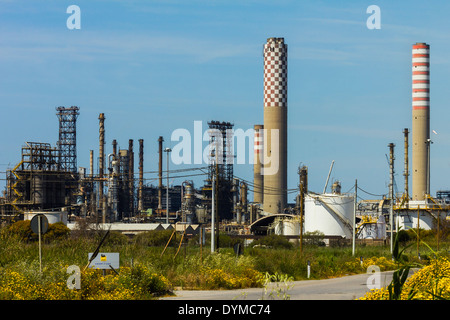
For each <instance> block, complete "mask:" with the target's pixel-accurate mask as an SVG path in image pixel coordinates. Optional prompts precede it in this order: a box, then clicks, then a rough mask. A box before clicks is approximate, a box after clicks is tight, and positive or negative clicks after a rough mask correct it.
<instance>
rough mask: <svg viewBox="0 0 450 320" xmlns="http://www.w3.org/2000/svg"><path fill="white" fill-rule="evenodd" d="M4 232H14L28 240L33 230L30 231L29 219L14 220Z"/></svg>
mask: <svg viewBox="0 0 450 320" xmlns="http://www.w3.org/2000/svg"><path fill="white" fill-rule="evenodd" d="M6 232H8V233H10V234H15V235H17V236H18V237H20V238H21V239H23V240H29V239H31V238H32V235H33V231H31V221H30V220H21V221H17V222H14V223H13V224H12V225H10V226H9V227H8V228H7V229H6Z"/></svg>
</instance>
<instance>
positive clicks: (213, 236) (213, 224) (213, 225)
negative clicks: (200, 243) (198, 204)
mask: <svg viewBox="0 0 450 320" xmlns="http://www.w3.org/2000/svg"><path fill="white" fill-rule="evenodd" d="M212 178H213V180H212V183H211V187H212V191H211V253H214V251H216V213H215V211H216V210H215V209H216V203H215V193H216V175H213V177H212Z"/></svg>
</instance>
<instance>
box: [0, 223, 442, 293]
mask: <svg viewBox="0 0 450 320" xmlns="http://www.w3.org/2000/svg"><path fill="white" fill-rule="evenodd" d="M104 235H105V231H104V230H91V229H88V228H87V226H86V225H84V226H81V225H80V227H79V229H78V230H72V231H70V230H69V229H67V228H66V227H65V226H64V225H63V224H54V225H50V227H49V231H48V232H47V233H46V234H45V236H44V237H43V246H42V273H40V272H39V258H38V243H37V237H36V236H35V235H34V234H33V233H32V232H31V230H30V226H29V222H28V223H27V222H23V221H21V222H17V223H15V224H13V225H11V226H8V227H4V228H2V229H1V230H0V299H27V300H28V299H43V300H44V299H69V300H71V299H96V300H98V299H107V300H113V299H157V298H158V297H160V296H162V295H170V294H172V292H173V290H174V289H175V288H180V287H181V288H185V289H203V290H207V289H241V288H250V287H261V288H263V287H264V286H265V284H267V281H268V280H267V279H277V278H286V279H287V278H289V279H290V280H304V279H307V275H308V272H307V266H308V262H309V264H310V279H324V278H331V277H340V276H344V275H350V274H357V273H366V270H367V267H368V266H369V265H377V266H378V267H379V268H380V270H381V271H385V270H396V269H398V268H399V263H398V261H393V259H392V256H391V254H390V249H389V247H388V246H360V245H359V246H357V248H356V254H355V256H353V255H352V248H351V247H348V246H345V247H326V246H323V245H322V243H321V242H320V241H318V242H317V241H316V240H317V237H316V238H315V239H316V240H315V241H314V242H310V243H305V244H304V245H303V252H300V248H299V246H298V245H297V244H294V243H292V242H289V241H288V240H286V239H285V238H284V237H281V236H275V235H270V236H267V237H264V238H261V239H259V240H255V241H254V242H253V243H252V244H251V246H246V247H245V248H244V249H243V252H242V254H240V255H238V254H236V253H235V251H234V249H233V247H235V246H236V244H240V245H241V246H242V247H243V242H242V240H239V239H236V238H232V237H229V236H227V235H222V234H221V235H220V238H219V244H220V249H219V250H218V252H216V253H214V254H211V252H210V244H209V241H207V243H206V244H205V245H203V246H200V245H199V243H198V237H195V238H189V239H187V238H186V237H185V238H183V241H182V242H181V245H180V240H181V236H180V235H179V234H178V235H175V236H172V231H170V230H169V231H168V230H164V231H151V232H144V233H141V234H139V235H137V236H135V237H132V238H129V237H127V236H125V235H123V234H120V233H117V232H110V233H109V234H108V236H107V237H106V238H105V241H104V242H103V243H102V245H101V248H100V252H118V253H119V254H120V269H119V270H107V271H106V272H105V273H103V272H102V271H101V270H95V269H92V268H85V267H86V265H87V262H88V253H90V252H94V251H95V249H96V248H97V247H98V245H99V243H100V241H101V239H102V238H103V236H104ZM421 236H423V238H422V240H428V242H427V244H424V242H423V241H421V242H420V243H419V250H420V252H421V253H422V254H421V259H419V258H418V255H417V252H416V246H415V239H416V236H415V235H414V234H410V233H406V234H403V235H402V241H401V242H398V243H399V247H400V248H402V249H404V250H403V251H402V259H403V261H407V263H409V264H421V265H422V266H433V265H434V266H440V265H442V266H443V267H442V268H446V267H445V266H446V264H445V263H447V262H446V261H448V250H449V244H448V242H446V241H444V240H441V241H440V250H439V252H438V251H436V250H435V251H430V250H429V249H431V247H433V248H435V247H436V243H435V239H436V235H435V234H433V233H431V232H428V234H425V233H424V234H422V235H421ZM399 238H400V237H399ZM441 238H442V239H446V235H441ZM169 239H170V241H169ZM433 241H434V242H433ZM430 246H431V247H430ZM435 256H436V257H437V256H439V257H442V259H447V260H436V259H435V258H434V257H435ZM439 259H440V258H439ZM437 261H438V262H437ZM72 265H76V266H78V267H79V268H80V270H81V289H69V288H68V287H67V280H68V278H69V276H70V274H68V273H67V268H68V267H69V266H72ZM430 268H431V267H430ZM423 270H435V269H426V268H423ZM445 270H447V269H445ZM425 272H427V271H425ZM430 272H434V274H438V273H437V272H438V271H430ZM439 274H440V273H439ZM274 275H276V276H274ZM439 277H440V278H439V279H441V278H442V279H444V280H445V281H443V280H442V281H440V284H439V285H438V286H437V287H436V290H437V292H438V293H439V294H440V295H439V296H440V297H441V296H442V297H445V298H448V295H446V294H444V293H445V292H447V291H445V290H448V286H449V285H450V284H449V282H448V281H447V278H445V277H446V276H444V275H442V276H439ZM411 279H412V278H411ZM420 279H422V280H417V281H418V282H420V283H423V281H425V280H423V279H428V278H427V276H422V277H421V278H420ZM427 281H428V280H427ZM433 281H434V280H433ZM441 285H443V286H444V287H445V288H447V289H445V288H444V289H442V288H441ZM416 286H418V285H416ZM405 287H406V286H405ZM436 290H435V291H436ZM384 294H385V293H383V292H381V293H378V292H377V293H374V294H373V295H372V296H367V297H366V298H378V297H379V298H384V297H385V295H384ZM388 297H389V295H388ZM416 297H420V298H422V297H427V296H425V295H421V294H418V295H416Z"/></svg>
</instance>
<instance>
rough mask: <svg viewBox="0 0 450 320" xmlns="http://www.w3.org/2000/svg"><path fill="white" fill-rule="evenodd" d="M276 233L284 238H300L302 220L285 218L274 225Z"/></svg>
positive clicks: (276, 221)
mask: <svg viewBox="0 0 450 320" xmlns="http://www.w3.org/2000/svg"><path fill="white" fill-rule="evenodd" d="M274 232H275V234H277V235H282V236H298V235H299V234H300V220H299V219H290V218H283V219H277V220H275V223H274Z"/></svg>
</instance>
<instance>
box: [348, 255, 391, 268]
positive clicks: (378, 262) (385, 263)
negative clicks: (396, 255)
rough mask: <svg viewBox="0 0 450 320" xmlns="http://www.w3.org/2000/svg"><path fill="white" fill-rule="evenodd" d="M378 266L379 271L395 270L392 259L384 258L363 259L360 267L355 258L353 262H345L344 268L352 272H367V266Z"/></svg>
mask: <svg viewBox="0 0 450 320" xmlns="http://www.w3.org/2000/svg"><path fill="white" fill-rule="evenodd" d="M372 265H375V266H378V267H379V268H380V270H381V271H386V270H393V269H396V268H397V265H396V263H395V262H394V261H393V260H392V259H388V258H386V257H383V256H381V257H371V258H367V259H363V262H362V265H361V261H360V259H359V258H355V259H354V260H353V261H350V262H346V263H345V268H344V269H346V270H352V269H357V268H363V269H364V270H367V268H368V267H369V266H372Z"/></svg>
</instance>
